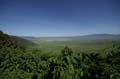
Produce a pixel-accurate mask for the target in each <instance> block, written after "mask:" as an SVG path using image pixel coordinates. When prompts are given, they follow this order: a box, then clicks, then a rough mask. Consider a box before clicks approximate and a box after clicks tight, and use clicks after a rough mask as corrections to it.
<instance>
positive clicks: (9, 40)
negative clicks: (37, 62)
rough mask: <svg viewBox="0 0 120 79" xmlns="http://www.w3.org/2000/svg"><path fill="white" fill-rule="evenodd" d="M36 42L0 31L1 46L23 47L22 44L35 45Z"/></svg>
mask: <svg viewBox="0 0 120 79" xmlns="http://www.w3.org/2000/svg"><path fill="white" fill-rule="evenodd" d="M33 44H34V43H33V42H31V41H29V40H27V39H23V38H20V37H17V36H11V35H7V34H5V33H3V32H2V31H0V46H2V47H11V46H14V47H22V46H28V45H33Z"/></svg>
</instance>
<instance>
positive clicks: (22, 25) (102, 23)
mask: <svg viewBox="0 0 120 79" xmlns="http://www.w3.org/2000/svg"><path fill="white" fill-rule="evenodd" d="M0 30H3V31H4V32H6V33H8V34H12V35H19V36H23V35H24V36H74V35H75V36H76V35H87V34H100V33H102V34H103V33H109V34H120V31H119V30H120V0H0Z"/></svg>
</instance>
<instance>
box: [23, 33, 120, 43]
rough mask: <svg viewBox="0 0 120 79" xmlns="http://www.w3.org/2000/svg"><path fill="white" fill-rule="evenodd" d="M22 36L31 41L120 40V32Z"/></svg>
mask: <svg viewBox="0 0 120 79" xmlns="http://www.w3.org/2000/svg"><path fill="white" fill-rule="evenodd" d="M22 38H24V39H27V40H30V41H68V40H105V39H109V40H120V34H118V35H117V34H116V35H114V34H91V35H84V36H68V37H67V36H66V37H65V36H64V37H30V36H22Z"/></svg>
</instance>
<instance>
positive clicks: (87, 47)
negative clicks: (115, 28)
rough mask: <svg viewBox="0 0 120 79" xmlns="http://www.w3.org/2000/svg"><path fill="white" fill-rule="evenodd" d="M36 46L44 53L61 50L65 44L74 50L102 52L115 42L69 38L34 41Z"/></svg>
mask: <svg viewBox="0 0 120 79" xmlns="http://www.w3.org/2000/svg"><path fill="white" fill-rule="evenodd" d="M34 42H35V43H36V44H37V46H34V47H33V46H32V48H38V49H40V50H41V51H43V52H44V53H45V52H46V53H57V54H59V53H60V52H61V49H63V48H64V47H65V46H68V47H69V48H71V49H72V50H73V51H74V52H77V53H79V52H102V51H105V50H106V49H109V48H111V46H112V45H113V44H114V43H115V42H119V41H112V40H71V41H34Z"/></svg>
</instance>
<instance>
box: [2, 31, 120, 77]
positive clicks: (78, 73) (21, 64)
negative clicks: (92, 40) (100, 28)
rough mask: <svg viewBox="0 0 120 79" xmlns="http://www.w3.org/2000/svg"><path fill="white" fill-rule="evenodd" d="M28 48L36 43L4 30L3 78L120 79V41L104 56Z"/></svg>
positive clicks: (66, 48) (67, 50)
mask: <svg viewBox="0 0 120 79" xmlns="http://www.w3.org/2000/svg"><path fill="white" fill-rule="evenodd" d="M21 40H22V41H21ZM23 41H24V42H23ZM27 42H28V43H27ZM27 45H33V43H32V42H30V41H27V40H24V39H22V38H17V37H13V36H9V35H7V34H4V33H3V32H1V31H0V79H120V43H119V42H114V43H113V45H112V46H111V47H110V48H109V49H108V50H106V51H103V52H104V53H105V54H104V55H103V54H102V53H103V52H101V53H97V52H88V53H83V52H80V53H76V52H73V51H72V50H71V49H70V48H69V46H65V47H63V49H62V50H61V53H60V55H56V54H51V53H49V54H48V53H44V52H42V51H41V50H40V49H31V50H30V49H29V50H28V48H27V47H26V46H27Z"/></svg>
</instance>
